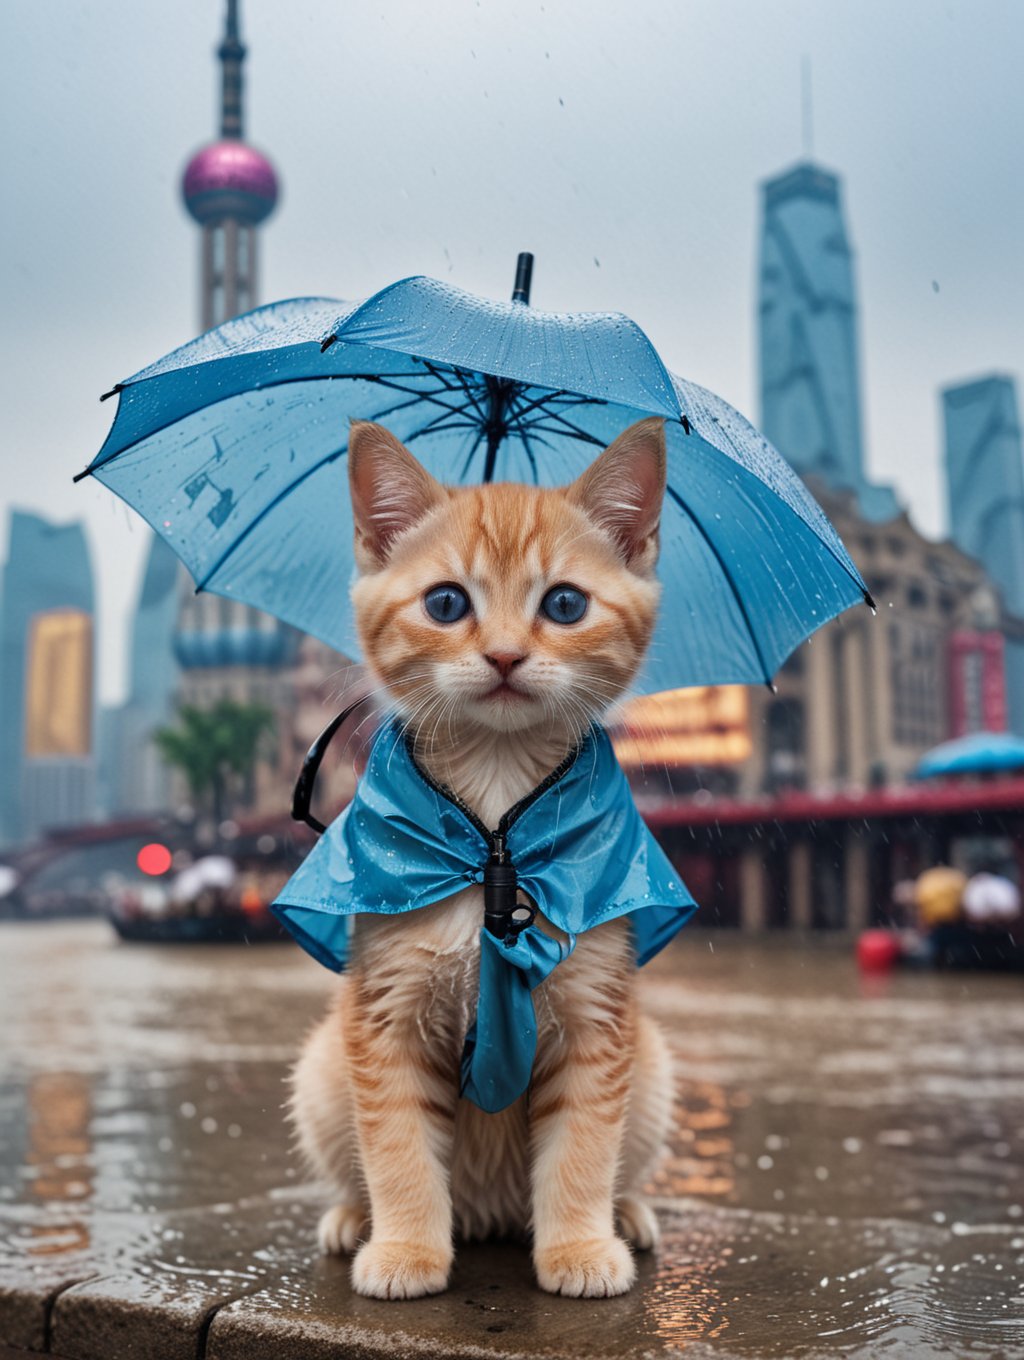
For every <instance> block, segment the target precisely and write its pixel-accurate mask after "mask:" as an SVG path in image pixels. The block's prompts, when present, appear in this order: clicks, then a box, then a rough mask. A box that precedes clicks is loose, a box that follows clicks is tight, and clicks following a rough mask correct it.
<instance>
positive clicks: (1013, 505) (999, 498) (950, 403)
mask: <svg viewBox="0 0 1024 1360" xmlns="http://www.w3.org/2000/svg"><path fill="white" fill-rule="evenodd" d="M942 413H943V419H944V426H945V465H946V496H947V503H948V507H949V526H950V533H951V535H952V538H953V541H954V542H955V543H957V544H958V545H959V546H960V547H961V548H963V550H964V552H967V553H970V554H971V555H972V556H973V557H976V558H978V560H979V561H980V562H983V563H984V565H985V569H986V570H987V572H988V574H989V576H990V577H991V579H992V581H993V582H994V584H995V585H996V586H997V587H998V589H999V592H1000V594H1001V596H1002V603H1003V607H1004V609H1005V611H1006V613H1007V614H1009V615H1010V616H1011V618H1010V620H1008V626H1007V630H1006V631H1007V638H1006V662H1005V664H1006V675H1007V721H1008V725H1009V726H1010V727H1012V728H1013V730H1014V731H1016V732H1019V733H1021V734H1022V735H1024V635H1022V634H1024V628H1022V627H1021V626H1020V621H1021V620H1022V619H1024V454H1022V449H1021V432H1020V416H1019V413H1018V407H1017V393H1016V389H1015V386H1014V383H1013V379H1012V378H1008V377H1005V376H1003V375H999V374H993V375H990V376H988V377H984V378H979V379H976V380H975V381H973V382H967V383H957V384H955V385H953V386H950V387H947V388H945V389H944V390H943V392H942Z"/></svg>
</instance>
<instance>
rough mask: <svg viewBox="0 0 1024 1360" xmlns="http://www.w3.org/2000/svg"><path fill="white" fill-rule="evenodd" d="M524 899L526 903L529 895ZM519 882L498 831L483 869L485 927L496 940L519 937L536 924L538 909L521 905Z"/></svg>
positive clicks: (526, 904) (503, 839)
mask: <svg viewBox="0 0 1024 1360" xmlns="http://www.w3.org/2000/svg"><path fill="white" fill-rule="evenodd" d="M522 897H523V898H524V899H526V894H525V893H523V894H522ZM519 898H520V892H519V880H518V878H517V876H516V866H515V865H514V864H513V863H512V861H511V859H510V858H509V855H508V850H507V848H506V845H505V837H504V836H503V835H502V834H501V832H499V831H494V832H492V833H491V856H490V859H488V861H487V863H486V864H485V865H484V925H485V926H486V927H487V929H488V930H489V931H490V932H491V934H492V935H493V936H494V937H495V939H497V940H506V939H508V937H509V936H510V935H511V936H515V935H518V934H519V932H520V931H521V930H525V929H526V927H527V926H529V925H532V924H533V919H534V917H535V916H536V914H537V909H536V907H535V906H534V905H533V904H532V903H531V902H529V901H528V900H524V901H522V902H521V901H520V900H519Z"/></svg>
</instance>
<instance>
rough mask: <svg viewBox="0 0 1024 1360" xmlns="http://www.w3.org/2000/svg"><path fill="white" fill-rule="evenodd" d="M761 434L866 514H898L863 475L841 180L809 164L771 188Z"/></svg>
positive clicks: (764, 243) (883, 491) (853, 300)
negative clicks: (846, 495) (847, 494)
mask: <svg viewBox="0 0 1024 1360" xmlns="http://www.w3.org/2000/svg"><path fill="white" fill-rule="evenodd" d="M763 194H764V216H763V221H762V228H761V258H760V295H759V316H758V319H759V336H758V339H759V360H760V382H761V427H762V429H763V430H764V432H765V434H766V435H767V437H768V438H769V439H770V440H771V442H772V443H773V444H774V445H775V446H776V448H778V450H779V451H780V453H782V454H783V456H784V457H785V458H786V459H788V461H789V462H790V463H791V464H792V466H793V467H794V468H795V470H796V471H797V472H798V473H800V475H801V476H811V477H816V478H819V479H820V480H821V481H823V482H824V483H825V484H826V485H827V486H829V487H831V488H832V489H834V490H839V491H850V492H853V493H854V494H855V495H856V496H857V500H858V504H859V507H860V510H861V513H862V514H864V515H865V516H866V517H867V518H868V519H870V520H875V521H883V520H886V519H892V518H893V517H894V516H896V515H897V514H899V509H900V508H899V505H898V503H897V501H896V497H895V495H894V494H893V492H892V490H891V488H889V487H882V486H874V485H873V484H871V483H870V482H868V481H867V479H866V477H865V473H864V444H863V432H862V416H861V396H860V375H859V365H858V339H857V295H856V283H855V279H854V268H853V252H852V250H851V248H850V244H849V240H848V239H847V235H846V226H845V222H844V217H843V207H842V202H841V198H840V184H839V179H838V176H836V175H834V174H832V173H831V172H829V171H828V170H823V169H822V168H821V167H820V166H817V165H812V164H809V163H804V164H800V165H797V166H794V167H793V169H791V170H788V171H786V172H785V173H784V174H782V175H779V176H777V177H776V178H774V179H771V180H768V181H766V183H765V184H764V186H763Z"/></svg>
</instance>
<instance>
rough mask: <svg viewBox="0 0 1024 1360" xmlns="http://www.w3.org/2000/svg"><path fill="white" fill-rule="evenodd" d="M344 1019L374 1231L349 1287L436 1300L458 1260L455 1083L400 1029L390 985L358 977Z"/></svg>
mask: <svg viewBox="0 0 1024 1360" xmlns="http://www.w3.org/2000/svg"><path fill="white" fill-rule="evenodd" d="M345 1020H346V1028H347V1034H348V1044H349V1056H350V1063H351V1067H350V1070H351V1074H352V1087H353V1095H354V1103H355V1117H356V1129H357V1131H358V1135H359V1142H360V1149H361V1154H362V1167H363V1174H364V1176H365V1179H366V1187H367V1190H368V1192H369V1196H370V1219H371V1225H372V1227H371V1234H370V1240H369V1241H368V1242H366V1243H364V1245H363V1246H362V1247H360V1248H359V1250H358V1252H357V1253H356V1256H355V1259H354V1260H353V1262H352V1287H353V1288H354V1289H355V1291H356V1292H357V1293H358V1294H365V1295H367V1296H369V1297H371V1298H378V1299H412V1298H418V1297H419V1296H420V1295H422V1294H436V1293H439V1292H440V1291H441V1290H443V1289H445V1288H447V1285H448V1275H449V1272H450V1270H451V1264H452V1255H453V1251H452V1205H451V1193H450V1189H449V1181H448V1167H449V1165H450V1161H451V1144H452V1128H453V1124H454V1110H455V1101H456V1099H457V1096H458V1091H457V1087H456V1084H455V1081H454V1078H453V1076H452V1074H451V1072H446V1070H445V1068H446V1064H445V1063H444V1062H443V1061H442V1062H439V1061H438V1055H437V1054H432V1053H431V1052H430V1051H429V1049H428V1046H427V1044H426V1042H425V1041H424V1040H423V1038H422V1036H421V1035H420V1034H419V1033H418V1031H417V1030H416V1028H415V1026H409V1025H406V1024H403V1023H402V1019H401V1011H400V1008H398V1007H396V1006H395V1004H394V997H393V993H392V990H391V989H390V988H389V987H388V986H387V984H386V980H381V979H379V978H376V979H374V982H373V984H372V985H370V984H369V983H367V981H366V980H365V979H364V978H361V977H360V975H359V974H358V973H354V974H353V975H352V977H351V980H350V987H349V1005H348V1007H347V1013H346V1015H345Z"/></svg>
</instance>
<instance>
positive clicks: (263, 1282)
mask: <svg viewBox="0 0 1024 1360" xmlns="http://www.w3.org/2000/svg"><path fill="white" fill-rule="evenodd" d="M331 984H332V979H331V977H330V975H329V974H327V973H326V972H325V971H324V970H323V969H321V968H319V967H318V966H317V965H316V964H314V963H312V962H311V961H310V960H308V959H307V958H306V957H305V956H304V955H303V954H302V953H301V952H300V951H299V950H298V949H297V948H296V947H294V946H291V945H288V944H285V945H265V946H261V947H257V948H249V949H246V948H244V947H233V946H221V947H217V946H207V947H201V946H199V947H182V948H175V947H159V946H152V947H148V946H140V945H124V944H119V943H118V942H117V941H116V940H115V939H114V936H113V934H112V932H111V931H110V930H109V928H108V927H107V925H106V924H105V923H102V922H75V923H60V924H50V925H4V926H0V1035H2V1041H0V1042H2V1054H3V1075H2V1084H0V1167H2V1174H0V1239H2V1241H0V1354H4V1353H6V1352H4V1351H3V1347H4V1346H7V1347H11V1348H13V1349H14V1350H15V1351H16V1350H17V1349H18V1348H22V1349H34V1350H49V1351H51V1352H52V1353H54V1354H57V1355H60V1356H63V1357H65V1360H119V1358H120V1357H121V1356H138V1357H144V1358H145V1360H163V1357H174V1358H176V1357H182V1360H193V1358H194V1357H206V1360H243V1357H245V1358H248V1357H256V1356H258V1357H260V1358H261V1360H277V1358H278V1357H287V1360H328V1357H331V1358H335V1357H343V1356H344V1357H359V1360H363V1357H370V1356H379V1355H388V1356H414V1355H417V1356H418V1355H424V1356H427V1355H430V1356H452V1357H455V1356H459V1357H463V1356H473V1357H478V1358H483V1357H494V1360H511V1358H512V1357H525V1356H534V1355H536V1356H545V1357H552V1358H554V1357H561V1356H564V1357H569V1356H574V1357H575V1356H581V1355H587V1356H595V1357H597V1356H608V1357H623V1358H625V1357H630V1358H631V1360H639V1357H641V1356H642V1357H668V1356H673V1355H678V1354H684V1355H685V1356H686V1357H687V1360H702V1357H705V1356H707V1357H714V1358H715V1360H726V1357H728V1356H742V1357H779V1356H801V1357H805V1356H806V1357H823V1356H837V1355H842V1356H858V1357H875V1356H879V1357H904V1356H906V1357H911V1356H912V1357H918V1356H933V1355H934V1356H939V1355H950V1356H979V1357H987V1358H989V1360H997V1358H998V1357H1007V1358H1008V1357H1014V1356H1024V1289H1022V1281H1024V985H1022V983H1021V981H1020V980H1019V979H1016V978H1013V977H992V976H966V975H925V974H897V975H894V976H892V977H891V978H889V979H887V980H885V981H883V982H881V983H878V984H873V985H870V986H868V985H865V984H864V983H862V982H861V981H860V979H859V978H858V976H857V974H856V971H855V969H854V967H853V964H852V962H851V959H850V957H849V952H848V950H845V949H843V948H839V947H836V946H835V945H833V946H831V947H829V946H826V945H824V944H823V943H821V942H818V941H815V942H812V943H807V944H803V945H801V944H799V943H796V942H793V941H782V940H771V941H769V942H767V943H763V944H757V943H752V942H749V941H746V940H742V939H740V938H737V937H722V936H717V937H715V938H714V939H711V938H709V936H708V935H706V934H700V933H699V932H697V931H691V932H688V933H684V937H683V938H682V939H681V940H680V941H679V942H678V943H677V945H676V946H673V948H672V949H671V950H670V951H668V952H667V953H666V954H665V955H664V956H662V958H660V959H659V960H657V961H656V962H655V963H654V964H652V965H651V966H650V967H649V968H648V969H647V970H645V989H646V995H647V1000H648V1004H649V1006H650V1008H651V1010H652V1011H653V1012H654V1013H655V1014H657V1015H658V1016H659V1017H660V1018H661V1019H662V1020H663V1021H664V1022H665V1023H666V1025H667V1026H668V1028H669V1030H670V1032H671V1035H672V1040H673V1045H674V1049H675V1052H676V1055H677V1061H678V1073H679V1102H678V1121H677V1128H676V1132H675V1137H674V1139H673V1145H672V1148H671V1151H670V1156H669V1157H668V1159H667V1161H666V1163H665V1166H664V1168H663V1170H662V1171H661V1172H660V1173H659V1175H658V1177H657V1180H656V1182H655V1185H654V1187H653V1190H654V1194H655V1197H656V1203H657V1205H658V1208H659V1214H660V1216H661V1219H662V1224H663V1228H664V1232H665V1242H664V1247H663V1250H662V1253H661V1255H660V1257H659V1258H658V1259H657V1260H655V1259H644V1260H643V1261H642V1265H641V1271H640V1282H639V1284H638V1286H637V1287H636V1289H635V1290H634V1291H633V1292H632V1293H631V1294H629V1295H627V1296H625V1297H623V1298H619V1299H611V1300H600V1301H578V1300H570V1299H558V1298H552V1297H550V1296H548V1295H545V1294H542V1293H540V1292H539V1291H538V1290H537V1289H536V1288H535V1287H534V1285H533V1283H532V1279H531V1275H530V1268H529V1261H528V1258H527V1254H526V1252H525V1250H523V1249H522V1248H520V1247H514V1246H504V1245H503V1246H487V1247H479V1246H474V1247H469V1248H464V1249H463V1250H462V1251H461V1253H460V1255H459V1258H458V1265H457V1269H456V1274H455V1277H454V1279H453V1283H452V1288H451V1290H450V1291H449V1292H448V1293H447V1294H444V1295H441V1296H439V1297H437V1298H433V1299H426V1300H419V1301H416V1302H413V1303H400V1304H394V1303H391V1304H389V1303H380V1302H376V1301H373V1300H366V1299H359V1298H354V1297H353V1296H352V1295H351V1293H350V1291H349V1289H348V1284H347V1272H346V1267H345V1264H344V1263H342V1262H338V1261H328V1260H323V1259H321V1258H319V1257H318V1256H317V1254H316V1251H315V1245H314V1236H313V1233H314V1225H315V1222H316V1218H317V1215H318V1213H319V1210H320V1209H321V1207H322V1206H323V1204H324V1202H325V1200H324V1197H323V1193H322V1191H321V1190H320V1189H319V1188H318V1187H317V1186H316V1185H314V1184H309V1183H306V1182H305V1181H304V1180H303V1172H302V1170H301V1167H300V1166H299V1164H298V1163H297V1161H296V1160H295V1159H294V1158H293V1157H292V1156H291V1155H290V1152H289V1147H288V1139H287V1135H286V1132H285V1127H284V1123H283V1119H282V1113H281V1108H280V1107H281V1102H282V1098H283V1086H282V1081H283V1077H284V1074H285V1071H286V1068H287V1065H288V1063H289V1061H290V1060H291V1059H292V1057H293V1056H294V1054H295V1052H296V1051H297V1047H298V1044H299V1042H300V1040H301V1037H302V1035H303V1033H304V1031H305V1029H306V1028H307V1026H308V1025H309V1024H310V1022H311V1021H312V1020H313V1019H314V1018H315V1017H316V1016H317V1015H318V1014H319V1012H320V1010H321V1008H322V1005H323V1002H324V998H325V997H326V995H327V994H328V992H329V989H330V987H331Z"/></svg>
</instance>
